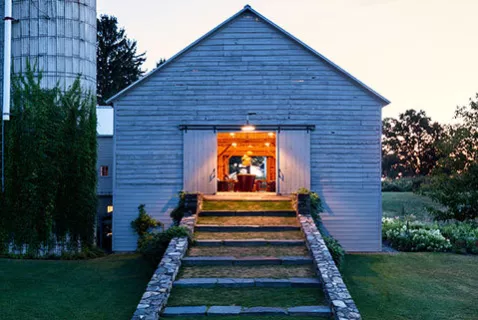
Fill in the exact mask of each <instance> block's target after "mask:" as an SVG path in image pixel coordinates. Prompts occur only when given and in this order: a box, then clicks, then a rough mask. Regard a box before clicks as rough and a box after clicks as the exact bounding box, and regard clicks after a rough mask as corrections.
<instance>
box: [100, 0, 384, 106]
mask: <svg viewBox="0 0 478 320" xmlns="http://www.w3.org/2000/svg"><path fill="white" fill-rule="evenodd" d="M246 11H250V12H252V13H253V14H255V15H256V16H258V17H259V18H260V19H262V20H264V21H265V22H266V23H267V24H269V25H270V26H272V27H273V28H275V29H277V30H278V31H279V32H281V33H282V34H283V35H285V36H286V37H288V38H289V39H291V40H292V41H295V42H297V43H298V44H299V45H301V46H302V47H304V48H305V49H306V50H307V51H309V52H310V53H312V54H314V55H315V56H317V57H318V58H319V59H321V60H323V61H324V62H325V63H327V64H328V65H330V66H331V67H332V68H334V69H336V70H337V71H338V72H340V73H342V74H343V75H344V76H346V77H348V78H349V79H350V80H352V81H353V82H355V83H356V84H357V85H359V86H360V87H362V88H363V89H365V90H366V91H368V92H369V93H370V94H372V95H373V96H374V97H375V98H377V99H378V100H380V101H381V102H382V103H383V106H385V105H387V104H389V103H390V101H389V100H388V99H386V98H385V97H383V96H382V95H380V94H379V93H378V92H376V91H375V90H373V89H372V88H370V87H369V86H367V85H366V84H365V83H363V82H362V81H360V80H359V79H357V78H356V77H354V76H353V75H352V74H350V73H349V72H347V71H346V70H345V69H343V68H341V67H339V66H338V65H337V64H335V63H334V62H332V61H331V60H329V59H328V58H326V57H325V56H324V55H322V54H320V53H319V52H317V51H316V50H314V49H313V48H312V47H310V46H308V45H307V44H305V43H304V42H302V41H301V40H299V39H298V38H296V37H295V36H293V35H292V34H290V33H289V32H287V31H286V30H284V29H282V28H281V27H279V26H278V25H277V24H275V23H274V22H272V21H271V20H269V19H267V18H266V17H265V16H263V15H262V14H260V13H259V12H257V11H256V10H254V9H253V8H252V7H251V6H250V5H249V4H246V5H245V6H244V8H243V9H241V10H240V11H238V12H237V13H236V14H234V15H232V16H231V17H229V18H228V19H226V20H225V21H223V22H222V23H220V24H219V25H217V26H216V27H215V28H213V29H211V30H210V31H209V32H207V33H206V34H204V35H203V36H201V37H199V38H198V39H197V40H196V41H194V42H193V43H191V44H190V45H188V46H187V47H185V48H184V49H182V50H181V51H179V52H178V53H176V54H175V55H174V56H172V57H171V58H169V59H168V60H166V62H164V63H163V64H161V65H160V66H159V67H157V68H155V69H153V70H151V71H150V72H148V73H147V74H146V75H144V76H143V77H142V78H141V79H139V80H137V81H135V82H133V83H132V84H131V85H129V86H128V87H126V88H124V89H123V90H121V91H119V92H118V93H117V94H115V95H114V96H112V97H111V98H109V99H108V100H107V101H106V103H108V104H110V103H112V102H113V101H114V100H116V99H118V98H119V97H120V96H122V95H123V94H124V93H125V92H127V91H129V90H130V89H132V88H133V87H135V86H136V85H138V84H139V83H141V82H143V81H144V80H146V79H148V78H149V77H150V76H152V75H153V74H155V73H156V72H158V71H159V70H161V69H162V68H164V67H166V66H167V65H169V64H170V63H172V62H173V61H174V60H176V59H177V58H178V57H179V56H181V55H182V54H184V53H186V52H187V51H189V50H190V49H192V48H194V47H195V46H196V45H197V44H199V43H200V42H202V41H203V40H205V39H206V38H208V37H209V36H211V35H212V34H214V33H215V32H216V31H218V30H219V29H221V28H222V27H223V26H225V25H226V24H228V23H229V22H231V21H232V20H234V19H236V18H237V17H239V16H240V15H241V14H243V13H244V12H246Z"/></svg>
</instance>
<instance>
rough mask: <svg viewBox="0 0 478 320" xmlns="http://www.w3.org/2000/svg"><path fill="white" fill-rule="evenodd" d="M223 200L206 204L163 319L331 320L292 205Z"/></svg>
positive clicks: (282, 200)
mask: <svg viewBox="0 0 478 320" xmlns="http://www.w3.org/2000/svg"><path fill="white" fill-rule="evenodd" d="M226 196H227V197H226V199H227V201H224V195H222V194H221V195H218V196H215V197H207V198H206V199H205V200H204V203H203V210H202V212H201V213H200V214H199V218H198V220H197V224H196V227H195V239H196V242H195V244H194V245H193V246H192V247H191V248H190V249H189V251H188V255H187V257H185V258H184V259H183V266H182V268H181V270H180V273H179V275H178V277H177V279H176V281H175V282H174V285H173V290H172V292H171V296H170V297H169V300H168V304H167V307H166V308H165V309H164V310H163V313H162V315H161V316H162V317H177V319H178V320H179V319H183V320H186V319H187V320H189V319H198V317H201V316H215V319H216V320H219V319H234V320H236V319H239V318H242V316H251V315H253V316H254V317H253V318H250V317H249V319H257V320H260V319H264V320H266V319H276V320H280V319H284V318H288V317H292V316H293V318H294V319H296V320H298V319H300V320H306V319H307V320H309V319H320V318H322V319H330V318H331V310H330V308H329V306H328V304H327V302H326V300H325V297H324V294H323V290H322V287H321V283H320V281H319V279H318V278H317V277H316V272H315V267H314V264H313V260H312V258H311V256H310V253H309V251H308V249H307V247H306V245H305V242H304V237H303V233H302V231H301V230H300V226H299V222H298V220H297V217H296V213H295V211H294V210H292V205H291V201H290V199H289V198H284V197H279V198H277V197H278V196H275V195H268V194H263V195H262V196H261V197H257V195H253V196H250V195H249V196H248V197H241V196H239V195H237V194H234V198H232V196H230V195H226ZM268 196H269V197H270V198H267V197H268ZM238 198H239V199H241V200H242V201H238ZM218 199H219V200H218ZM233 200H236V201H233ZM244 200H246V201H244Z"/></svg>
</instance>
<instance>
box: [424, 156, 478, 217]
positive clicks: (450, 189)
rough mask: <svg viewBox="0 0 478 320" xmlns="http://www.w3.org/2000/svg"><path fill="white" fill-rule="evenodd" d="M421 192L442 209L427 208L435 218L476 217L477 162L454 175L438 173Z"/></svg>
mask: <svg viewBox="0 0 478 320" xmlns="http://www.w3.org/2000/svg"><path fill="white" fill-rule="evenodd" d="M421 193H422V194H424V195H425V196H428V197H430V198H431V199H433V200H434V201H436V202H438V203H439V204H441V205H442V206H443V207H444V209H437V208H431V207H429V208H427V210H428V211H429V213H430V214H431V215H432V216H433V217H434V218H435V220H441V221H446V220H458V221H467V220H474V219H477V218H478V164H477V165H471V166H470V167H469V169H468V170H467V171H466V172H463V173H460V174H456V175H454V176H446V175H439V176H436V177H434V178H433V179H432V181H431V183H430V184H427V185H426V188H423V189H422V190H421Z"/></svg>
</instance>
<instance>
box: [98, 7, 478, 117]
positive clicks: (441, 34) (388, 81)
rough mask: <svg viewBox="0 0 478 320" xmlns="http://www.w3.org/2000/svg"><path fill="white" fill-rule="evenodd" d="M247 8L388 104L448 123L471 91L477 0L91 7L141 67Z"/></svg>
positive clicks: (477, 58) (391, 112) (477, 59)
mask: <svg viewBox="0 0 478 320" xmlns="http://www.w3.org/2000/svg"><path fill="white" fill-rule="evenodd" d="M246 4H250V5H251V6H252V7H253V8H254V9H256V10H257V11H259V12H260V13H261V14H263V15H264V16H266V17H267V18H269V19H270V20H272V21H273V22H275V23H276V24H278V25H279V26H281V27H282V28H284V29H285V30H287V31H288V32H290V33H291V34H293V35H294V36H296V37H297V38H299V39H301V40H302V41H303V42H305V43H307V44H308V45H309V46H311V47H312V48H314V49H315V50H317V51H318V52H320V53H321V54H323V55H325V56H326V57H327V58H329V59H330V60H332V61H333V62H335V63H336V64H338V65H339V66H341V67H342V68H344V69H345V70H347V71H348V72H350V73H351V74H352V75H354V76H355V77H357V78H358V79H360V80H361V81H363V82H364V83H365V84H367V85H368V86H370V87H372V88H373V89H374V90H376V91H378V92H379V93H380V94H382V95H383V96H385V97H386V98H388V99H389V100H391V101H392V103H391V104H390V105H389V106H387V107H385V108H384V112H383V114H384V117H387V116H397V115H398V113H400V112H403V111H405V110H406V109H408V108H415V109H424V110H425V111H426V112H427V114H428V115H430V116H431V117H432V118H433V119H434V120H437V121H440V122H449V121H450V120H451V119H452V117H453V111H454V109H455V107H456V106H457V105H464V104H467V103H468V99H469V98H470V97H474V96H475V93H476V92H478V41H477V39H478V24H477V23H476V14H477V12H478V0H455V1H452V0H448V1H446V0H296V1H285V0H250V1H245V0H242V1H239V0H201V1H198V0H195V1H193V0H174V1H173V0H170V1H169V0H168V1H166V0H161V1H159V0H137V1H131V0H98V4H97V5H98V14H109V15H114V16H116V17H117V18H118V20H119V23H120V25H122V26H123V27H124V28H125V29H126V32H127V34H128V36H129V37H131V38H133V39H136V40H137V41H138V47H139V51H140V52H143V51H146V53H147V61H146V64H145V68H147V69H149V70H150V69H152V68H153V67H154V66H155V64H156V61H158V60H159V59H160V58H170V57H171V56H173V55H174V54H175V53H177V52H178V51H180V50H182V49H183V48H184V47H186V46H187V45H189V44H190V43H191V42H193V41H194V40H196V39H197V38H199V37H201V36H202V35H203V34H205V33H206V32H208V31H209V30H211V29H212V28H214V27H216V26H217V25H218V24H219V23H221V22H222V21H224V20H225V19H227V18H229V17H230V16H231V15H233V14H235V13H236V12H237V11H239V10H240V9H242V8H243V7H244V5H246Z"/></svg>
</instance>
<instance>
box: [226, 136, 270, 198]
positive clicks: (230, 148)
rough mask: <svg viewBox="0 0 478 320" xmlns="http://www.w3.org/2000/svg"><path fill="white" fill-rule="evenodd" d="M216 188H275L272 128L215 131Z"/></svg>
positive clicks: (250, 189) (263, 189)
mask: <svg viewBox="0 0 478 320" xmlns="http://www.w3.org/2000/svg"><path fill="white" fill-rule="evenodd" d="M217 150H218V154H217V172H218V176H217V177H218V186H217V190H218V192H275V191H276V135H275V133H274V132H247V131H241V132H225V133H218V135H217Z"/></svg>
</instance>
